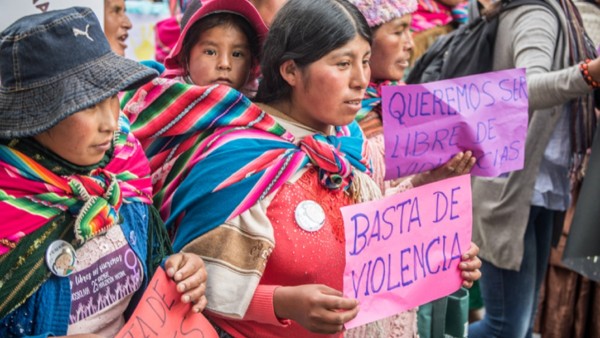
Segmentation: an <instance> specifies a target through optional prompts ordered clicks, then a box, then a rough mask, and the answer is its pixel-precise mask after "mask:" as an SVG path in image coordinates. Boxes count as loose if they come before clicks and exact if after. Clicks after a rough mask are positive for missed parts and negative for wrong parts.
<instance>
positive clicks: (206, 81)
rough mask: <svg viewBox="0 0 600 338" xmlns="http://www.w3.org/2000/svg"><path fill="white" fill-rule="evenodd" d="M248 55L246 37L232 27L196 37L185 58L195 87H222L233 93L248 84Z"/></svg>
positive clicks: (250, 59)
mask: <svg viewBox="0 0 600 338" xmlns="http://www.w3.org/2000/svg"><path fill="white" fill-rule="evenodd" d="M251 67H252V53H251V52H250V45H249V42H248V39H247V38H246V35H245V34H244V33H243V32H242V31H241V30H240V29H239V28H237V27H235V26H233V25H220V26H217V27H213V28H211V29H208V30H206V31H204V32H202V33H201V34H200V37H199V38H198V41H197V42H196V44H195V45H194V47H192V49H191V51H190V56H189V65H188V69H189V74H190V77H191V78H192V81H194V83H195V84H197V85H199V86H207V85H212V84H217V83H219V84H225V85H228V86H230V87H232V88H235V89H237V90H240V89H242V88H243V87H244V85H245V84H246V82H247V81H248V76H249V74H250V68H251Z"/></svg>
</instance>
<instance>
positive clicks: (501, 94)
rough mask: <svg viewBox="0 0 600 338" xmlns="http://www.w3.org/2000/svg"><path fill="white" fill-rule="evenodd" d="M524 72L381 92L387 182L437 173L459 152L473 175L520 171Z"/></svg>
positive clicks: (525, 100)
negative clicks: (466, 155)
mask: <svg viewBox="0 0 600 338" xmlns="http://www.w3.org/2000/svg"><path fill="white" fill-rule="evenodd" d="M528 106H529V105H528V94H527V83H526V78H525V69H523V68H521V69H510V70H503V71H498V72H492V73H485V74H479V75H473V76H466V77H461V78H456V79H451V80H443V81H437V82H430V83H424V84H419V85H406V86H386V87H383V89H382V115H383V128H384V135H385V149H386V151H385V163H386V174H385V178H386V179H393V178H398V177H403V176H408V175H412V174H416V173H419V172H423V171H427V170H431V169H433V168H436V167H438V166H440V165H442V164H444V163H445V162H446V161H448V160H449V159H450V158H451V157H452V156H454V155H455V154H456V153H458V152H460V151H466V150H471V151H472V152H473V154H474V155H475V157H476V158H477V164H476V165H475V166H474V167H473V170H472V172H471V173H472V174H473V175H477V176H490V177H493V176H498V175H500V174H502V173H506V172H509V171H514V170H519V169H522V168H523V164H524V158H525V137H526V134H527V122H528Z"/></svg>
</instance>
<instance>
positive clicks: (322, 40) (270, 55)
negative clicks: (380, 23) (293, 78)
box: [255, 0, 371, 103]
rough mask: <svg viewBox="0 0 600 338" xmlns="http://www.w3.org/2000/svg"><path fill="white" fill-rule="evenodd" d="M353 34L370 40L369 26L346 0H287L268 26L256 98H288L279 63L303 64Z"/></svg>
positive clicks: (318, 57)
mask: <svg viewBox="0 0 600 338" xmlns="http://www.w3.org/2000/svg"><path fill="white" fill-rule="evenodd" d="M356 36H361V37H363V38H364V39H365V40H366V41H368V42H369V44H371V30H370V29H369V25H368V24H367V22H366V20H365V18H364V17H363V16H362V14H361V13H360V11H359V10H358V9H357V8H356V7H355V6H354V5H352V4H351V3H349V2H348V1H346V0H288V1H287V2H286V3H285V4H284V5H283V7H282V8H281V9H280V10H279V12H278V13H277V15H276V16H275V20H273V24H272V25H271V28H270V30H269V35H268V36H267V39H266V41H265V44H264V47H263V51H262V56H261V63H260V64H261V70H262V74H263V79H262V81H261V82H260V85H259V87H258V93H257V94H256V99H255V100H256V101H258V102H264V103H269V102H273V101H277V100H280V99H288V98H289V97H290V94H291V87H290V86H289V84H288V83H287V82H286V81H285V80H284V79H283V77H282V76H281V74H280V72H279V67H280V66H281V65H282V64H283V63H284V62H285V61H287V60H294V62H295V63H296V66H297V67H300V68H303V67H306V66H308V65H310V64H311V63H313V62H315V61H317V60H319V59H320V58H322V57H323V56H325V55H326V54H328V53H329V52H331V51H333V50H334V49H337V48H339V47H342V46H343V45H345V44H346V43H348V41H351V40H352V39H354V38H355V37H356Z"/></svg>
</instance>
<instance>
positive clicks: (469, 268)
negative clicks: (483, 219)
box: [458, 242, 481, 288]
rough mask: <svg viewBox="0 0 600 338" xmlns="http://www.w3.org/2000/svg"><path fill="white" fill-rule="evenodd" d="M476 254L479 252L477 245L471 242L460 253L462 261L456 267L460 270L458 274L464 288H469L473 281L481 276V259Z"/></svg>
mask: <svg viewBox="0 0 600 338" xmlns="http://www.w3.org/2000/svg"><path fill="white" fill-rule="evenodd" d="M477 254H479V247H478V246H477V244H475V243H473V242H471V247H470V248H469V250H467V252H465V253H464V254H463V255H462V257H461V258H462V262H461V263H460V264H459V265H458V268H459V269H461V270H462V272H461V274H460V275H461V276H462V278H463V284H462V285H463V286H464V287H466V288H470V287H471V286H473V282H474V281H476V280H478V279H479V278H481V271H479V268H481V260H480V259H479V257H477Z"/></svg>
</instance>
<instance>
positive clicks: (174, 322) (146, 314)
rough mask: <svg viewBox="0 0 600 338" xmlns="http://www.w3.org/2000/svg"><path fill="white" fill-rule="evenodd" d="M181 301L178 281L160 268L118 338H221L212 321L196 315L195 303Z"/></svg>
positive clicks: (198, 314)
mask: <svg viewBox="0 0 600 338" xmlns="http://www.w3.org/2000/svg"><path fill="white" fill-rule="evenodd" d="M179 298H180V294H179V292H178V291H177V289H176V284H175V282H174V281H173V280H172V279H171V278H169V277H168V276H167V274H166V273H165V270H163V269H162V268H159V269H158V270H156V272H155V273H154V277H153V278H152V280H151V281H150V283H149V285H148V289H147V290H146V292H145V293H144V295H143V297H142V299H141V300H140V302H139V304H138V306H137V308H136V309H135V311H134V312H133V314H132V315H131V318H129V321H128V322H127V323H125V326H124V327H123V329H121V331H119V333H118V334H117V335H116V337H118V338H134V337H183V336H189V337H200V338H201V337H205V338H218V334H217V332H216V331H215V330H214V329H213V327H212V325H211V324H210V323H209V322H208V320H206V318H204V316H202V314H200V313H194V312H192V311H191V307H192V304H190V303H183V302H181V301H180V299H179Z"/></svg>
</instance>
